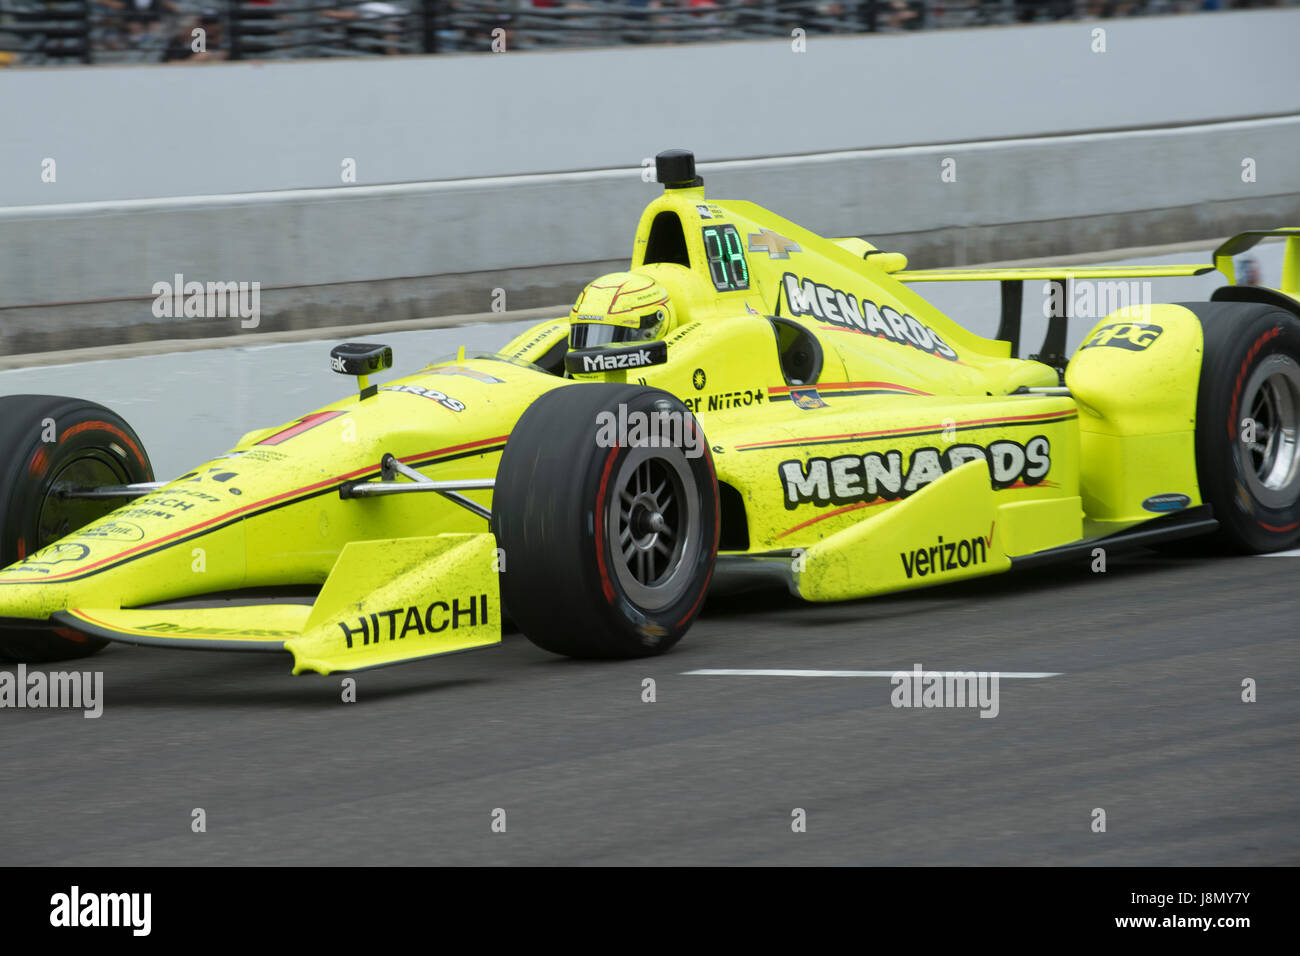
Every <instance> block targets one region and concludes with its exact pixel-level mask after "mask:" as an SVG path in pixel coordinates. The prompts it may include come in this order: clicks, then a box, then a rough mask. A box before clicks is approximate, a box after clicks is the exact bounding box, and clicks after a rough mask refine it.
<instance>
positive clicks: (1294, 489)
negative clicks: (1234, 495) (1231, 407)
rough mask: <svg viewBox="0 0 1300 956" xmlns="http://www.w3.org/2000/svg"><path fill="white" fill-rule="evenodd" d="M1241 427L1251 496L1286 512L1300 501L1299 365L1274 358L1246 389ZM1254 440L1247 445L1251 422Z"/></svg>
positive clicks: (1261, 367) (1253, 375) (1260, 367)
mask: <svg viewBox="0 0 1300 956" xmlns="http://www.w3.org/2000/svg"><path fill="white" fill-rule="evenodd" d="M1240 407H1241V416H1242V421H1239V422H1238V423H1237V440H1238V442H1239V444H1240V446H1241V463H1242V471H1243V472H1244V473H1245V476H1246V484H1247V485H1248V486H1249V487H1250V492H1251V494H1252V496H1253V497H1254V498H1255V500H1257V501H1258V502H1259V503H1260V504H1262V505H1264V506H1265V507H1267V508H1275V509H1281V508H1288V507H1290V506H1291V505H1293V504H1294V503H1295V501H1296V498H1297V497H1298V496H1300V481H1297V479H1298V478H1300V365H1297V364H1296V362H1295V360H1294V359H1292V358H1291V357H1290V356H1287V355H1270V356H1268V357H1267V358H1266V359H1264V361H1262V362H1260V363H1259V365H1257V366H1256V367H1255V371H1254V372H1252V373H1251V376H1250V378H1249V379H1248V380H1247V381H1246V387H1245V388H1244V389H1243V390H1242V400H1241V406H1240ZM1249 421H1253V422H1254V435H1253V436H1251V437H1253V438H1254V441H1247V440H1246V438H1247V437H1248V436H1249V434H1250V433H1249V430H1248V422H1249Z"/></svg>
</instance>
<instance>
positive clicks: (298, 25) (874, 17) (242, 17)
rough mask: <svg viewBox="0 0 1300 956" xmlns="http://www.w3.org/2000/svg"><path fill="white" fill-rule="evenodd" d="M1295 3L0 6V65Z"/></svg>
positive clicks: (915, 0)
mask: <svg viewBox="0 0 1300 956" xmlns="http://www.w3.org/2000/svg"><path fill="white" fill-rule="evenodd" d="M1297 3H1300V0H334V2H329V0H0V65H4V64H6V63H9V64H13V63H23V64H27V65H34V64H42V63H77V62H80V63H89V62H96V63H112V62H191V63H193V62H202V61H209V60H223V59H274V58H284V57H328V56H391V55H397V54H411V53H431V52H432V53H437V52H458V51H472V50H488V49H492V50H502V49H538V48H546V47H552V48H556V47H580V46H608V45H613V44H621V43H686V42H697V41H702V40H719V39H746V38H758V37H775V36H782V37H790V36H791V35H792V31H794V30H795V29H802V30H803V31H804V32H805V34H826V33H862V32H896V31H901V30H922V29H945V28H954V27H970V26H983V25H993V24H1009V23H1017V22H1019V23H1029V22H1034V21H1053V20H1071V19H1072V20H1091V19H1104V18H1108V17H1128V16H1151V15H1161V14H1180V13H1189V12H1195V11H1205V10H1220V9H1229V8H1243V7H1264V6H1280V5H1296V4H1297Z"/></svg>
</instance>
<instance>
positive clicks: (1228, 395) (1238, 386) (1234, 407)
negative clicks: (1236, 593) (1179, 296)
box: [1196, 303, 1300, 552]
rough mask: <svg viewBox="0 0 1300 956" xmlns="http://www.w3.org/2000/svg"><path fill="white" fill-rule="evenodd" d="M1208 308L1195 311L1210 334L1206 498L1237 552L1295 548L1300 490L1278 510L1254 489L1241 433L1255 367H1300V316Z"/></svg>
mask: <svg viewBox="0 0 1300 956" xmlns="http://www.w3.org/2000/svg"><path fill="white" fill-rule="evenodd" d="M1210 305H1211V306H1218V308H1217V309H1215V310H1214V311H1213V312H1209V311H1208V310H1205V314H1201V310H1197V311H1198V315H1200V317H1201V322H1202V328H1203V330H1204V332H1205V354H1204V360H1203V366H1202V371H1201V388H1200V395H1199V397H1198V403H1197V405H1198V407H1197V429H1196V450H1197V472H1198V478H1199V481H1200V484H1201V497H1202V499H1203V500H1205V501H1208V502H1210V503H1211V504H1212V505H1213V506H1214V510H1215V516H1216V517H1217V518H1218V519H1219V522H1220V526H1221V529H1222V532H1223V535H1224V537H1226V539H1227V540H1228V542H1229V543H1230V544H1232V545H1234V546H1235V547H1237V548H1239V549H1241V550H1245V551H1254V552H1264V551H1276V550H1282V549H1286V548H1290V547H1294V546H1295V545H1296V543H1297V542H1300V493H1298V494H1297V495H1296V497H1295V498H1294V499H1293V500H1292V501H1291V502H1290V503H1289V504H1287V505H1286V506H1284V507H1272V506H1269V505H1267V504H1265V503H1264V502H1263V501H1261V500H1259V498H1257V497H1256V496H1255V495H1254V494H1253V493H1252V492H1251V489H1250V484H1249V483H1248V482H1247V480H1246V470H1247V469H1248V468H1252V467H1253V466H1252V465H1251V464H1250V463H1249V461H1248V459H1247V455H1246V453H1245V451H1244V449H1243V447H1242V443H1241V441H1240V429H1241V427H1242V426H1241V422H1242V420H1243V419H1244V418H1246V417H1247V416H1248V415H1249V414H1250V409H1248V408H1246V407H1244V403H1245V401H1246V398H1247V396H1246V395H1245V394H1244V391H1245V388H1246V386H1247V384H1248V383H1249V382H1250V379H1251V376H1252V374H1253V373H1254V372H1255V370H1256V369H1257V368H1258V367H1259V366H1260V365H1261V364H1262V363H1263V362H1265V361H1266V360H1267V359H1268V358H1269V357H1271V356H1273V355H1278V354H1282V355H1286V356H1287V357H1289V358H1290V359H1291V360H1292V361H1294V362H1296V363H1297V364H1300V319H1297V318H1296V317H1295V316H1293V315H1289V314H1287V313H1285V312H1283V311H1281V310H1280V309H1277V308H1272V307H1269V306H1262V305H1250V304H1236V303H1231V304H1230V303H1210ZM1252 313H1253V314H1252ZM1298 491H1300V489H1298Z"/></svg>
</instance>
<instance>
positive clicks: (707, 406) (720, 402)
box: [682, 388, 763, 413]
mask: <svg viewBox="0 0 1300 956" xmlns="http://www.w3.org/2000/svg"><path fill="white" fill-rule="evenodd" d="M682 404H683V405H685V406H686V407H687V408H689V409H690V410H691V411H692V412H697V413H698V412H703V411H710V412H722V411H726V410H727V409H729V408H744V407H746V406H749V405H761V404H763V390H762V389H761V388H742V389H740V390H739V391H735V392H717V393H716V394H713V395H695V396H692V397H689V398H683V399H682Z"/></svg>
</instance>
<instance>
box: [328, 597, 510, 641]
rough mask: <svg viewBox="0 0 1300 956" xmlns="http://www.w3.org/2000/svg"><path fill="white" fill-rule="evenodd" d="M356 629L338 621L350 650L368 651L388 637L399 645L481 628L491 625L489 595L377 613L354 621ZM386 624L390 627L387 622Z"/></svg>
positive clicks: (396, 608)
mask: <svg viewBox="0 0 1300 956" xmlns="http://www.w3.org/2000/svg"><path fill="white" fill-rule="evenodd" d="M353 620H355V621H356V623H355V624H354V625H349V624H346V623H344V622H343V621H337V622H335V623H337V624H338V626H339V629H340V630H341V631H342V632H343V638H344V640H346V641H347V646H348V647H354V646H360V647H365V646H366V645H368V644H378V643H379V642H380V641H381V640H383V639H384V638H385V637H387V639H388V640H390V641H400V640H402V639H403V638H404V637H406V636H407V635H408V634H411V635H413V636H416V637H422V636H424V635H425V634H439V633H441V632H442V631H445V630H447V629H448V628H450V629H451V630H453V631H454V630H457V629H459V628H462V627H478V626H480V625H485V624H487V623H488V596H487V594H478V595H473V594H471V595H469V596H468V597H466V598H464V599H463V603H462V599H461V598H458V597H457V598H452V599H451V603H450V604H448V603H447V602H446V601H434V602H432V603H431V604H428V605H426V606H425V607H419V606H418V605H411V606H410V607H404V608H402V607H395V608H391V609H389V610H387V611H376V612H375V613H373V614H370V615H364V616H361V617H357V618H354V619H353ZM385 621H387V622H388V623H387V626H385V624H384V622H385Z"/></svg>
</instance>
